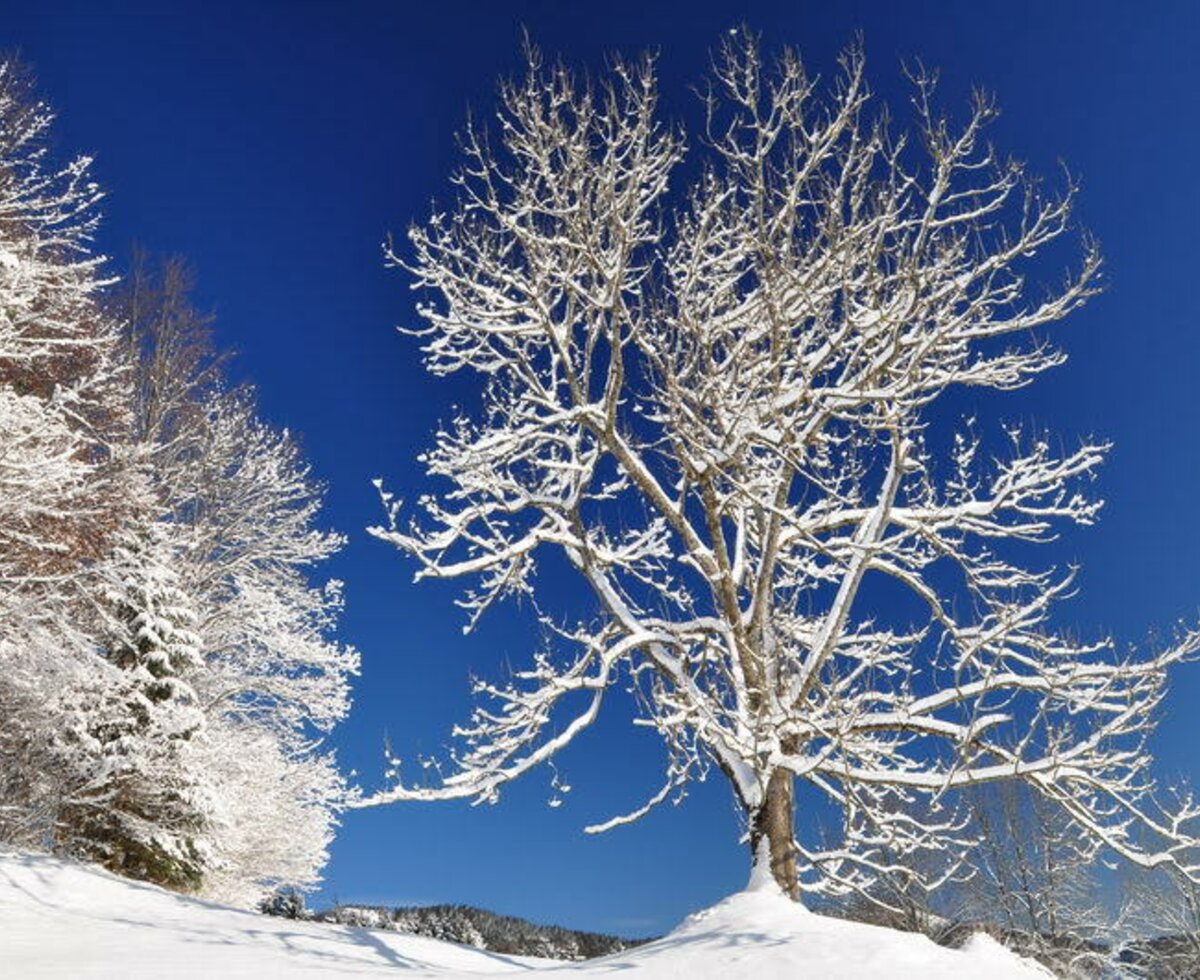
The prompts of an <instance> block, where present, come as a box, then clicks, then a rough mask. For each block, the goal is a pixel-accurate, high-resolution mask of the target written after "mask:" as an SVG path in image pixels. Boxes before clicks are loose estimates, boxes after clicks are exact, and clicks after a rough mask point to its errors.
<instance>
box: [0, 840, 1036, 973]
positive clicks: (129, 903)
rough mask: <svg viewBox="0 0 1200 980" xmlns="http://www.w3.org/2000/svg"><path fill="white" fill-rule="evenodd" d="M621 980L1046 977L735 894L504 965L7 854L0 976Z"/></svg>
mask: <svg viewBox="0 0 1200 980" xmlns="http://www.w3.org/2000/svg"><path fill="white" fill-rule="evenodd" d="M535 971H536V972H537V973H538V974H539V977H545V978H551V977H575V978H579V977H589V976H626V975H629V974H633V975H636V976H638V977H644V978H647V980H666V978H681V980H682V978H686V980H701V978H705V977H714V978H718V977H719V978H735V977H750V978H753V980H770V978H775V977H780V978H782V977H788V978H795V977H812V978H822V980H837V978H846V980H851V978H853V980H865V978H871V977H880V978H883V977H886V978H887V980H904V978H920V980H926V978H946V980H968V978H969V980H1001V978H1005V980H1008V978H1013V980H1019V978H1035V977H1038V978H1045V977H1047V976H1048V974H1047V973H1045V972H1044V971H1042V970H1041V969H1040V968H1037V967H1035V966H1033V965H1031V964H1028V963H1026V962H1024V961H1021V960H1019V959H1017V958H1016V957H1015V956H1013V955H1012V954H1011V953H1009V952H1007V951H1006V950H1004V949H1003V948H1002V947H1000V946H999V945H997V944H996V943H994V942H992V941H991V940H989V939H986V938H984V937H981V936H980V937H976V938H975V939H974V940H972V941H971V943H970V944H968V947H967V949H966V950H964V951H961V952H960V951H953V950H947V949H942V948H941V947H939V946H936V945H934V944H933V943H932V942H930V941H929V940H928V939H925V938H924V937H922V936H914V935H908V934H905V933H899V932H894V931H892V930H890V929H880V928H876V927H873V926H865V925H859V924H857V923H850V922H841V921H838V920H835V919H829V918H826V917H823V916H819V915H814V914H812V913H810V912H805V911H804V910H803V909H800V908H798V907H797V906H795V905H793V904H792V903H790V902H788V901H787V900H785V899H784V898H783V897H782V896H781V895H779V894H778V893H777V892H776V893H772V892H771V891H769V890H757V891H746V892H740V893H739V894H737V895H733V896H731V897H730V898H727V899H725V901H723V902H720V903H718V904H717V905H715V906H713V907H712V908H710V909H707V910H705V911H703V912H698V913H697V914H695V915H693V916H691V917H689V918H688V919H686V920H685V921H684V922H683V923H682V924H681V925H680V926H679V927H678V928H677V929H675V930H674V931H673V932H671V933H670V934H669V935H668V936H666V937H664V938H663V939H660V940H658V941H657V942H654V943H650V944H649V945H646V946H642V947H639V948H637V949H634V950H629V951H626V952H623V953H618V954H616V955H614V956H608V957H605V958H603V959H599V960H591V961H589V962H587V963H577V964H564V963H555V962H552V961H547V960H534V959H528V958H522V957H513V956H499V955H496V954H493V953H486V952H483V951H481V950H476V949H469V948H466V947H463V946H455V945H453V944H451V943H443V942H438V941H437V940H433V939H422V938H419V937H416V936H408V935H404V934H401V933H394V932H375V931H372V930H368V929H354V928H348V927H344V926H330V925H321V924H317V923H307V922H293V921H289V920H286V919H274V918H268V917H266V916H261V915H255V914H252V913H249V912H240V911H237V910H235V909H230V908H225V907H223V906H219V905H213V904H211V903H207V902H201V901H197V900H195V899H190V898H184V897H181V896H179V895H174V894H172V893H170V892H166V891H163V890H162V889H160V888H155V887H153V886H151V885H143V884H138V883H136V882H129V881H125V880H123V879H120V878H116V877H114V876H112V875H110V874H107V873H106V872H104V871H100V870H97V869H94V868H90V867H84V866H80V865H74V864H69V863H66V862H63V861H59V860H55V859H53V858H49V857H44V856H41V855H26V854H13V853H4V852H0V976H4V977H14V978H16V977H21V978H25V977H30V978H33V977H62V978H66V977H70V978H72V980H85V978H97V977H120V978H129V980H140V978H154V980H163V978H174V977H194V978H200V977H204V978H217V980H234V978H241V977H253V978H255V980H266V978H271V977H293V976H296V977H304V976H309V977H361V976H384V975H387V974H392V975H395V974H397V973H403V974H404V975H405V976H406V977H462V976H489V975H490V976H499V975H501V974H511V973H530V972H535Z"/></svg>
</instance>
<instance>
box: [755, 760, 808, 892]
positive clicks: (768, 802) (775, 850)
mask: <svg viewBox="0 0 1200 980" xmlns="http://www.w3.org/2000/svg"><path fill="white" fill-rule="evenodd" d="M793 792H794V780H793V778H792V774H791V773H790V772H788V771H787V770H786V769H776V770H775V771H774V772H773V773H771V778H770V780H769V781H768V782H767V793H766V798H765V799H764V800H763V804H762V806H761V807H759V808H758V809H757V810H753V811H751V813H750V860H751V863H752V870H751V874H750V878H751V881H754V880H755V879H757V878H758V877H759V875H760V874H761V873H762V872H763V871H765V870H766V869H765V868H762V867H760V864H761V863H762V862H768V863H769V867H770V871H771V877H772V878H774V879H775V883H776V884H778V885H779V887H780V888H781V889H782V890H783V893H784V894H785V895H787V896H788V897H789V898H791V899H798V898H799V897H800V888H799V886H798V884H797V882H796V851H795V849H794V848H793V846H792V835H793V833H794V832H795V831H794V820H795V798H794V795H793Z"/></svg>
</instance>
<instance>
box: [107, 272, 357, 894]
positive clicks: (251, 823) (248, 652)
mask: <svg viewBox="0 0 1200 980" xmlns="http://www.w3.org/2000/svg"><path fill="white" fill-rule="evenodd" d="M190 289H191V276H190V273H189V272H188V270H187V268H186V266H184V265H183V264H182V263H181V262H179V261H177V260H170V261H167V262H165V263H163V264H162V265H161V267H159V268H158V269H157V270H156V269H154V268H152V267H151V266H150V264H149V263H148V261H147V260H146V259H145V257H144V256H136V255H135V259H134V262H133V270H132V272H131V275H130V276H129V279H128V281H127V282H126V283H125V285H124V289H123V290H122V293H121V295H120V299H119V304H118V310H119V311H120V313H121V315H122V318H123V319H124V321H125V322H126V324H127V330H128V340H129V347H130V349H131V360H132V361H133V363H134V366H135V367H134V373H135V382H134V389H135V403H136V410H135V425H134V429H135V432H136V438H137V440H138V444H139V446H140V447H141V451H142V452H143V453H144V454H145V455H146V457H147V458H148V459H149V460H150V474H151V481H152V484H153V490H154V494H155V497H156V499H157V501H158V503H159V506H160V508H161V510H162V513H163V520H164V521H165V522H166V524H167V526H168V527H169V528H170V530H171V533H172V535H173V536H174V538H175V540H176V541H177V542H178V553H177V555H176V559H175V561H176V567H177V569H178V575H179V582H180V586H181V588H182V589H183V591H184V592H185V593H186V595H187V596H188V599H189V601H190V602H191V603H192V604H193V606H194V608H195V610H196V622H195V630H196V633H197V634H198V638H197V640H198V650H199V656H198V661H199V666H198V667H197V669H195V670H193V671H191V672H190V673H188V675H187V679H188V683H189V684H190V685H191V687H192V689H193V690H194V691H195V693H196V698H197V703H198V705H199V707H200V709H201V710H202V712H203V715H204V719H205V728H204V736H203V738H202V739H199V740H198V741H197V744H196V746H195V747H194V753H195V755H196V764H197V765H198V767H199V768H200V770H201V771H202V772H203V775H204V779H205V782H206V785H207V786H208V787H209V789H210V792H211V797H212V809H211V812H209V814H208V824H207V826H206V832H205V841H206V846H207V852H206V861H207V866H206V877H205V881H204V885H203V890H204V891H205V892H206V893H207V894H210V895H213V896H216V897H220V898H222V899H225V900H229V901H235V902H238V903H240V904H244V905H253V904H255V903H256V902H257V901H258V900H259V899H260V898H261V897H262V896H263V895H264V894H265V893H266V892H268V891H270V890H271V889H273V888H275V887H276V886H279V885H290V886H298V887H306V886H309V885H311V884H313V883H314V882H315V881H316V880H318V876H319V872H320V869H321V868H322V867H323V865H324V864H325V861H326V859H327V850H326V849H327V847H328V844H329V842H330V840H331V838H332V830H333V826H334V820H335V813H336V810H337V808H338V805H339V804H340V801H341V799H342V797H343V795H344V792H345V787H344V782H343V780H342V777H341V776H340V774H339V773H338V770H337V767H336V764H335V762H334V759H333V757H332V754H331V753H329V752H328V751H325V750H323V749H322V748H321V740H322V738H323V737H324V735H325V734H326V733H328V732H329V730H330V729H331V728H332V727H333V726H334V725H335V724H336V723H337V722H338V721H340V720H341V719H343V718H344V717H345V715H346V713H347V711H348V710H349V677H350V675H351V674H353V673H354V672H355V671H356V670H357V664H358V658H357V654H356V653H355V652H354V651H353V650H352V649H349V648H346V647H344V646H343V645H341V644H339V643H337V642H335V641H334V640H333V639H332V634H333V631H334V628H335V626H336V618H337V615H338V613H339V611H340V608H341V588H340V583H338V582H330V583H328V584H326V585H322V586H316V585H313V584H312V583H311V582H310V578H309V576H310V569H311V568H312V567H313V566H315V565H317V564H319V563H320V562H323V561H325V560H326V559H327V558H329V557H330V556H331V555H332V554H333V553H334V552H336V551H337V550H338V549H339V548H340V547H341V544H342V539H341V537H340V536H338V535H334V534H329V533H325V532H322V531H319V530H318V529H317V527H316V522H317V519H318V515H319V511H320V506H321V497H322V488H321V487H320V486H319V485H318V484H317V483H316V482H315V481H314V480H313V479H312V477H311V476H310V471H309V467H308V464H307V463H306V462H305V461H304V458H303V455H302V454H301V451H300V449H299V447H298V445H297V444H296V442H295V440H294V439H292V437H291V436H290V435H289V434H288V433H287V432H286V431H285V432H280V431H278V430H275V429H274V428H272V427H271V426H269V425H267V424H265V423H264V422H263V421H262V420H261V419H260V418H259V417H258V412H257V409H256V406H255V403H254V398H253V393H252V391H250V390H249V389H248V388H241V389H234V390H229V389H228V388H227V387H226V385H225V383H224V379H223V375H222V370H221V368H222V365H221V361H222V358H221V357H220V355H219V354H217V353H215V352H214V350H213V345H212V343H211V337H210V333H209V318H208V317H206V316H204V315H203V314H201V313H200V312H199V311H198V310H197V309H196V308H195V306H194V305H193V303H192V302H191V300H190V295H189V293H190Z"/></svg>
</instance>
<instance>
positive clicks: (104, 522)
mask: <svg viewBox="0 0 1200 980" xmlns="http://www.w3.org/2000/svg"><path fill="white" fill-rule="evenodd" d="M52 121H53V116H52V114H51V113H50V111H49V110H48V109H47V107H46V106H45V105H44V104H43V103H42V102H40V101H39V100H38V99H37V98H36V96H35V95H34V92H33V87H32V83H31V80H30V76H29V73H28V71H27V70H26V69H25V68H24V67H23V66H21V65H20V64H19V63H16V62H13V61H8V62H4V63H3V64H0V717H2V718H3V719H4V721H3V724H0V772H2V773H3V777H2V778H0V835H2V836H3V837H4V839H5V840H17V841H23V842H33V843H41V844H49V843H51V842H53V840H54V839H55V837H56V835H57V832H58V829H59V827H58V818H59V815H60V812H61V805H62V802H63V800H64V799H66V798H67V797H69V796H71V795H73V794H75V793H77V792H81V791H86V790H87V788H88V787H90V786H91V785H92V782H93V779H94V776H95V773H93V772H85V771H83V770H84V768H85V767H83V766H82V765H75V763H76V762H81V759H72V760H71V764H70V765H66V764H64V759H63V752H62V749H63V743H62V742H61V741H60V739H59V736H60V734H61V733H62V732H63V731H64V730H65V729H66V727H67V726H68V725H69V724H72V723H75V722H78V721H79V720H80V718H81V715H80V710H81V709H82V708H83V704H82V701H81V702H80V703H78V704H73V705H71V707H70V709H69V713H70V717H65V716H60V715H59V714H57V713H56V712H58V711H59V710H62V711H67V710H68V709H67V707H66V705H67V702H70V701H71V700H72V692H82V690H83V688H82V686H81V685H85V684H86V686H87V688H88V690H89V691H91V692H92V694H94V693H95V692H96V690H97V684H100V683H101V675H100V674H93V671H94V669H96V668H97V667H98V666H99V659H98V658H97V657H96V650H97V637H98V629H99V625H100V616H99V615H98V611H97V607H98V606H99V604H100V603H101V601H102V600H101V596H102V593H103V590H104V587H105V575H104V558H105V556H106V555H107V554H108V552H109V551H110V549H111V548H112V546H113V543H114V540H115V534H116V531H117V528H118V527H119V526H120V524H121V522H122V521H123V520H124V518H125V516H126V515H127V514H128V511H129V506H130V502H129V501H128V500H127V499H126V498H125V497H124V495H123V494H122V493H121V492H120V490H121V483H122V480H123V479H124V475H125V468H124V466H123V465H121V464H120V463H118V462H117V461H115V460H114V458H113V453H112V446H113V442H114V440H115V439H117V438H119V434H120V432H121V430H122V427H123V426H124V424H125V423H126V422H127V420H128V411H127V409H128V401H127V394H128V386H127V384H128V383H127V377H126V373H125V371H124V369H123V365H122V364H121V361H120V358H119V356H118V344H117V339H118V329H117V325H116V322H115V321H114V320H113V319H112V318H111V317H109V316H107V315H105V313H104V311H103V310H102V309H101V308H100V306H99V304H98V302H97V299H98V296H99V293H100V290H101V289H102V287H103V286H104V285H105V283H104V280H103V279H102V278H101V276H100V273H99V264H100V261H101V260H100V259H99V258H97V257H96V256H95V255H94V254H93V253H92V252H91V250H90V242H91V237H92V234H93V231H94V228H95V224H96V221H97V210H96V205H97V202H98V200H99V198H100V192H99V190H98V189H97V187H96V185H95V184H94V183H93V182H92V181H91V179H90V177H89V167H90V161H89V160H88V159H87V158H86V157H78V158H75V159H74V160H72V161H71V162H70V163H68V164H67V165H65V166H58V165H56V164H55V163H54V162H53V160H52V159H51V157H50V155H49V153H48V142H49V132H50V127H51V123H52ZM102 676H103V677H107V678H108V679H110V680H112V679H115V678H114V676H113V675H112V674H111V673H106V674H103V675H102ZM81 697H82V695H81ZM87 700H92V701H94V698H92V697H91V695H88V696H87V697H84V698H83V701H87Z"/></svg>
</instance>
